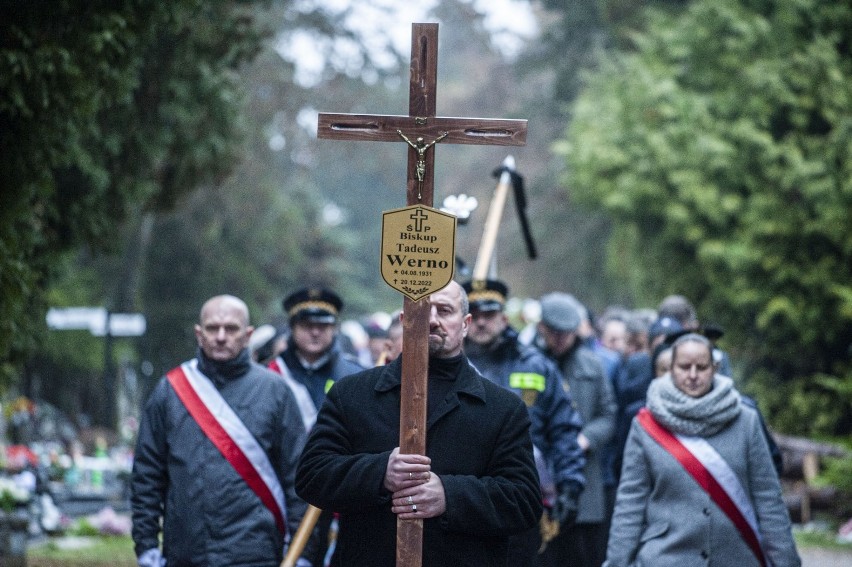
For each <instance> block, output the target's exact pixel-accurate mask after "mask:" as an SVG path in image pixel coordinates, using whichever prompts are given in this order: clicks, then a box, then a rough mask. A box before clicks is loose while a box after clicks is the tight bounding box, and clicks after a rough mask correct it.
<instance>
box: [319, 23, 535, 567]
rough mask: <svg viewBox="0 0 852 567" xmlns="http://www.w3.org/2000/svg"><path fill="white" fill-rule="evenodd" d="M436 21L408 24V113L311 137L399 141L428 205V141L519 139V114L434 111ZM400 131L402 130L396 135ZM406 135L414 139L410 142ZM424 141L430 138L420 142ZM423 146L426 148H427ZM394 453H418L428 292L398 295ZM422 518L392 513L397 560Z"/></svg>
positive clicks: (342, 124) (403, 562) (326, 116)
mask: <svg viewBox="0 0 852 567" xmlns="http://www.w3.org/2000/svg"><path fill="white" fill-rule="evenodd" d="M437 78H438V24H412V31H411V71H410V77H409V99H408V116H398V115H377V114H333V113H325V112H323V113H320V115H319V124H318V127H317V137H318V138H324V139H332V140H357V141H373V142H399V141H404V142H406V143H407V144H408V145H409V147H410V149H409V151H408V180H407V186H406V204H407V205H417V204H422V205H425V206H429V207H431V206H432V203H433V194H434V163H435V148H436V144H437V143H438V142H439V141H440V142H444V143H448V144H473V145H496V146H522V145H524V144H525V143H526V134H527V121H526V120H502V119H493V118H446V117H440V116H435V98H436V91H437ZM403 132H405V134H403ZM410 138H414V140H415V141H414V142H412V141H411V139H410ZM426 140H432V141H431V142H428V143H427V142H426ZM430 150H431V151H430ZM403 301H404V303H403V311H404V312H405V318H404V319H403V347H402V352H403V354H402V390H401V400H402V405H401V407H400V431H399V436H400V440H399V443H400V452H401V453H417V454H420V455H425V453H426V394H427V387H428V380H427V371H428V367H429V340H428V339H429V315H430V304H429V301H428V298H423V299H420V300H418V301H413V300H411V299H410V298H408V297H405V298H404V300H403ZM422 544H423V521H422V520H397V565H398V566H400V567H420V566H421V565H422Z"/></svg>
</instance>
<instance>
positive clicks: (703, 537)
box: [604, 334, 801, 567]
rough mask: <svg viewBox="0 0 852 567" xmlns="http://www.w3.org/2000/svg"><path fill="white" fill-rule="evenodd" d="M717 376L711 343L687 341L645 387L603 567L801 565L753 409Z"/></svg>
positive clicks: (701, 339)
mask: <svg viewBox="0 0 852 567" xmlns="http://www.w3.org/2000/svg"><path fill="white" fill-rule="evenodd" d="M714 371H715V368H714V365H713V358H712V346H711V345H710V343H709V341H708V340H707V339H706V338H705V337H703V336H701V335H696V334H689V335H685V336H683V337H681V338H680V339H678V340H677V341H675V343H674V345H673V364H672V369H671V372H670V373H668V374H666V375H664V376H662V377H660V378H658V379H656V380H654V381H653V382H652V383H651V386H650V387H649V388H648V397H647V406H646V408H644V409H643V410H642V411H641V412H640V414H639V415H638V416H637V417H636V418H635V419H634V420H633V423H632V425H631V430H630V434H629V437H628V439H627V445H626V447H625V450H624V461H623V467H622V473H621V482H620V484H619V486H618V495H617V498H616V505H615V513H614V515H613V520H612V527H611V530H610V536H609V545H608V547H607V560H606V563H605V564H604V565H605V567H628V566H630V567H639V566H650V565H653V566H654V567H667V566H672V567H675V566H676V567H689V566H693V565H694V566H699V565H700V566H702V567H705V566H718V567H722V566H724V567H728V566H730V565H736V566H737V567H752V566H767V565H772V566H773V567H797V566H799V565H801V561H800V559H799V556H798V553H797V552H796V547H795V543H794V541H793V537H792V533H791V531H790V518H789V516H788V514H787V509H786V507H785V506H784V502H783V500H782V498H781V488H780V485H779V483H778V478H777V476H776V474H775V471H774V469H773V465H772V459H771V457H770V455H769V449H768V447H767V444H766V440H765V439H764V437H763V433H762V431H761V427H760V421H759V419H758V416H757V413H756V412H755V411H754V410H753V409H752V408H750V407H747V406H745V405H743V404H742V403H740V395H739V393H738V392H737V391H736V390H735V389H734V387H733V382H732V381H731V379H730V378H727V377H725V376H722V375H719V374H714Z"/></svg>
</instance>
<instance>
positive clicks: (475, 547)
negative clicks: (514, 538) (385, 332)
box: [296, 282, 542, 567]
mask: <svg viewBox="0 0 852 567" xmlns="http://www.w3.org/2000/svg"><path fill="white" fill-rule="evenodd" d="M428 301H429V302H430V304H431V315H430V319H429V390H428V398H427V400H428V401H427V430H426V455H414V454H400V453H399V412H400V384H401V374H402V361H401V358H403V357H404V356H405V353H403V356H402V357H400V358H397V359H396V360H394V361H393V362H391V363H390V364H388V365H387V366H381V367H377V368H374V369H371V370H366V371H364V372H361V373H359V374H355V375H352V376H349V377H347V378H344V379H342V380H340V381H338V382H337V383H335V385H334V386H333V387H332V388H331V390H330V391H329V392H328V395H327V397H326V401H325V404H324V405H323V407H322V409H321V410H320V412H319V416H318V418H317V422H316V425H315V426H314V428H313V430H312V431H311V434H310V436H309V438H308V443H307V445H306V446H305V450H304V452H303V454H302V458H301V460H300V462H299V467H298V471H297V473H296V486H297V492H298V493H299V494H300V495H301V496H302V497H303V498H305V499H306V500H307V501H308V502H310V503H311V504H314V505H315V506H318V507H320V508H323V509H333V510H336V511H337V512H339V514H340V536H339V539H338V543H337V552H336V553H335V556H334V560H333V565H341V566H342V565H345V566H354V565H370V566H371V567H393V566H395V565H396V557H395V550H396V523H397V518H400V519H402V520H421V521H423V562H422V564H423V567H443V566H446V567H456V566H458V565H466V566H469V567H475V566H482V567H495V566H501V567H502V566H506V565H507V558H508V554H507V547H508V544H507V542H508V538H509V536H511V535H513V534H516V533H520V532H523V531H525V530H527V529H529V528H530V527H532V526H533V525H535V523H536V522H537V521H538V519H539V517H540V516H541V513H542V505H541V493H540V490H539V483H538V475H537V474H536V469H535V462H534V459H533V451H532V443H531V442H530V434H529V427H530V421H529V417H528V415H527V410H526V407H525V406H524V404H523V402H522V401H521V400H520V398H519V397H518V396H516V395H515V394H513V393H512V392H509V391H507V390H505V389H503V388H501V387H499V386H496V385H494V384H492V383H491V382H489V381H488V380H485V379H484V378H483V377H482V376H481V375H480V374H479V373H478V372H476V370H475V369H474V368H473V367H472V366H471V365H470V363H469V362H468V360H467V358H466V357H465V356H464V354H463V352H462V343H463V340H464V336H465V334H466V333H467V330H468V325H469V324H470V315H469V314H468V304H467V297H466V294H465V292H464V290H463V289H462V287H461V286H460V285H459V284H457V283H456V282H451V283H450V284H449V285H448V286H447V287H445V288H444V289H442V290H440V291H438V292H435V293H433V294H432V295H431V296H430V297H429V299H428ZM403 316H404V314H403Z"/></svg>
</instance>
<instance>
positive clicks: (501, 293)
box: [462, 280, 509, 311]
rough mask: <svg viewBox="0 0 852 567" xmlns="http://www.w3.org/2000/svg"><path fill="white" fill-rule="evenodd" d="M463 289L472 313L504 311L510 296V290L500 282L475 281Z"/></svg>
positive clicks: (467, 283) (464, 285)
mask: <svg viewBox="0 0 852 567" xmlns="http://www.w3.org/2000/svg"><path fill="white" fill-rule="evenodd" d="M462 287H463V288H464V290H465V291H466V292H467V299H468V301H469V302H470V310H471V311H502V310H503V307H505V305H506V298H507V297H508V296H509V288H508V287H507V286H506V284H504V283H503V282H501V281H499V280H473V281H469V282H465V283H464V284H463V285H462Z"/></svg>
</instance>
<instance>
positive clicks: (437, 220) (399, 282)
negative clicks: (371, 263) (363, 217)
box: [381, 205, 456, 301]
mask: <svg viewBox="0 0 852 567" xmlns="http://www.w3.org/2000/svg"><path fill="white" fill-rule="evenodd" d="M455 258H456V217H455V216H453V215H450V214H447V213H445V212H443V211H439V210H438V209H433V208H432V207H425V206H423V205H414V206H410V207H404V208H402V209H394V210H392V211H385V212H384V213H382V257H381V267H382V279H384V280H385V282H386V283H387V284H388V285H389V286H391V287H392V288H394V289H395V290H397V291H398V292H400V293H402V294H404V295H406V296H407V297H409V298H410V299H412V300H413V301H419V300H420V299H421V298H423V297H425V296H427V295H429V294H431V293H434V292H436V291H438V290H440V289H443V288H444V287H445V286H446V285H447V284H449V283H450V282H451V281H452V279H453V268H454V267H455Z"/></svg>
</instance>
